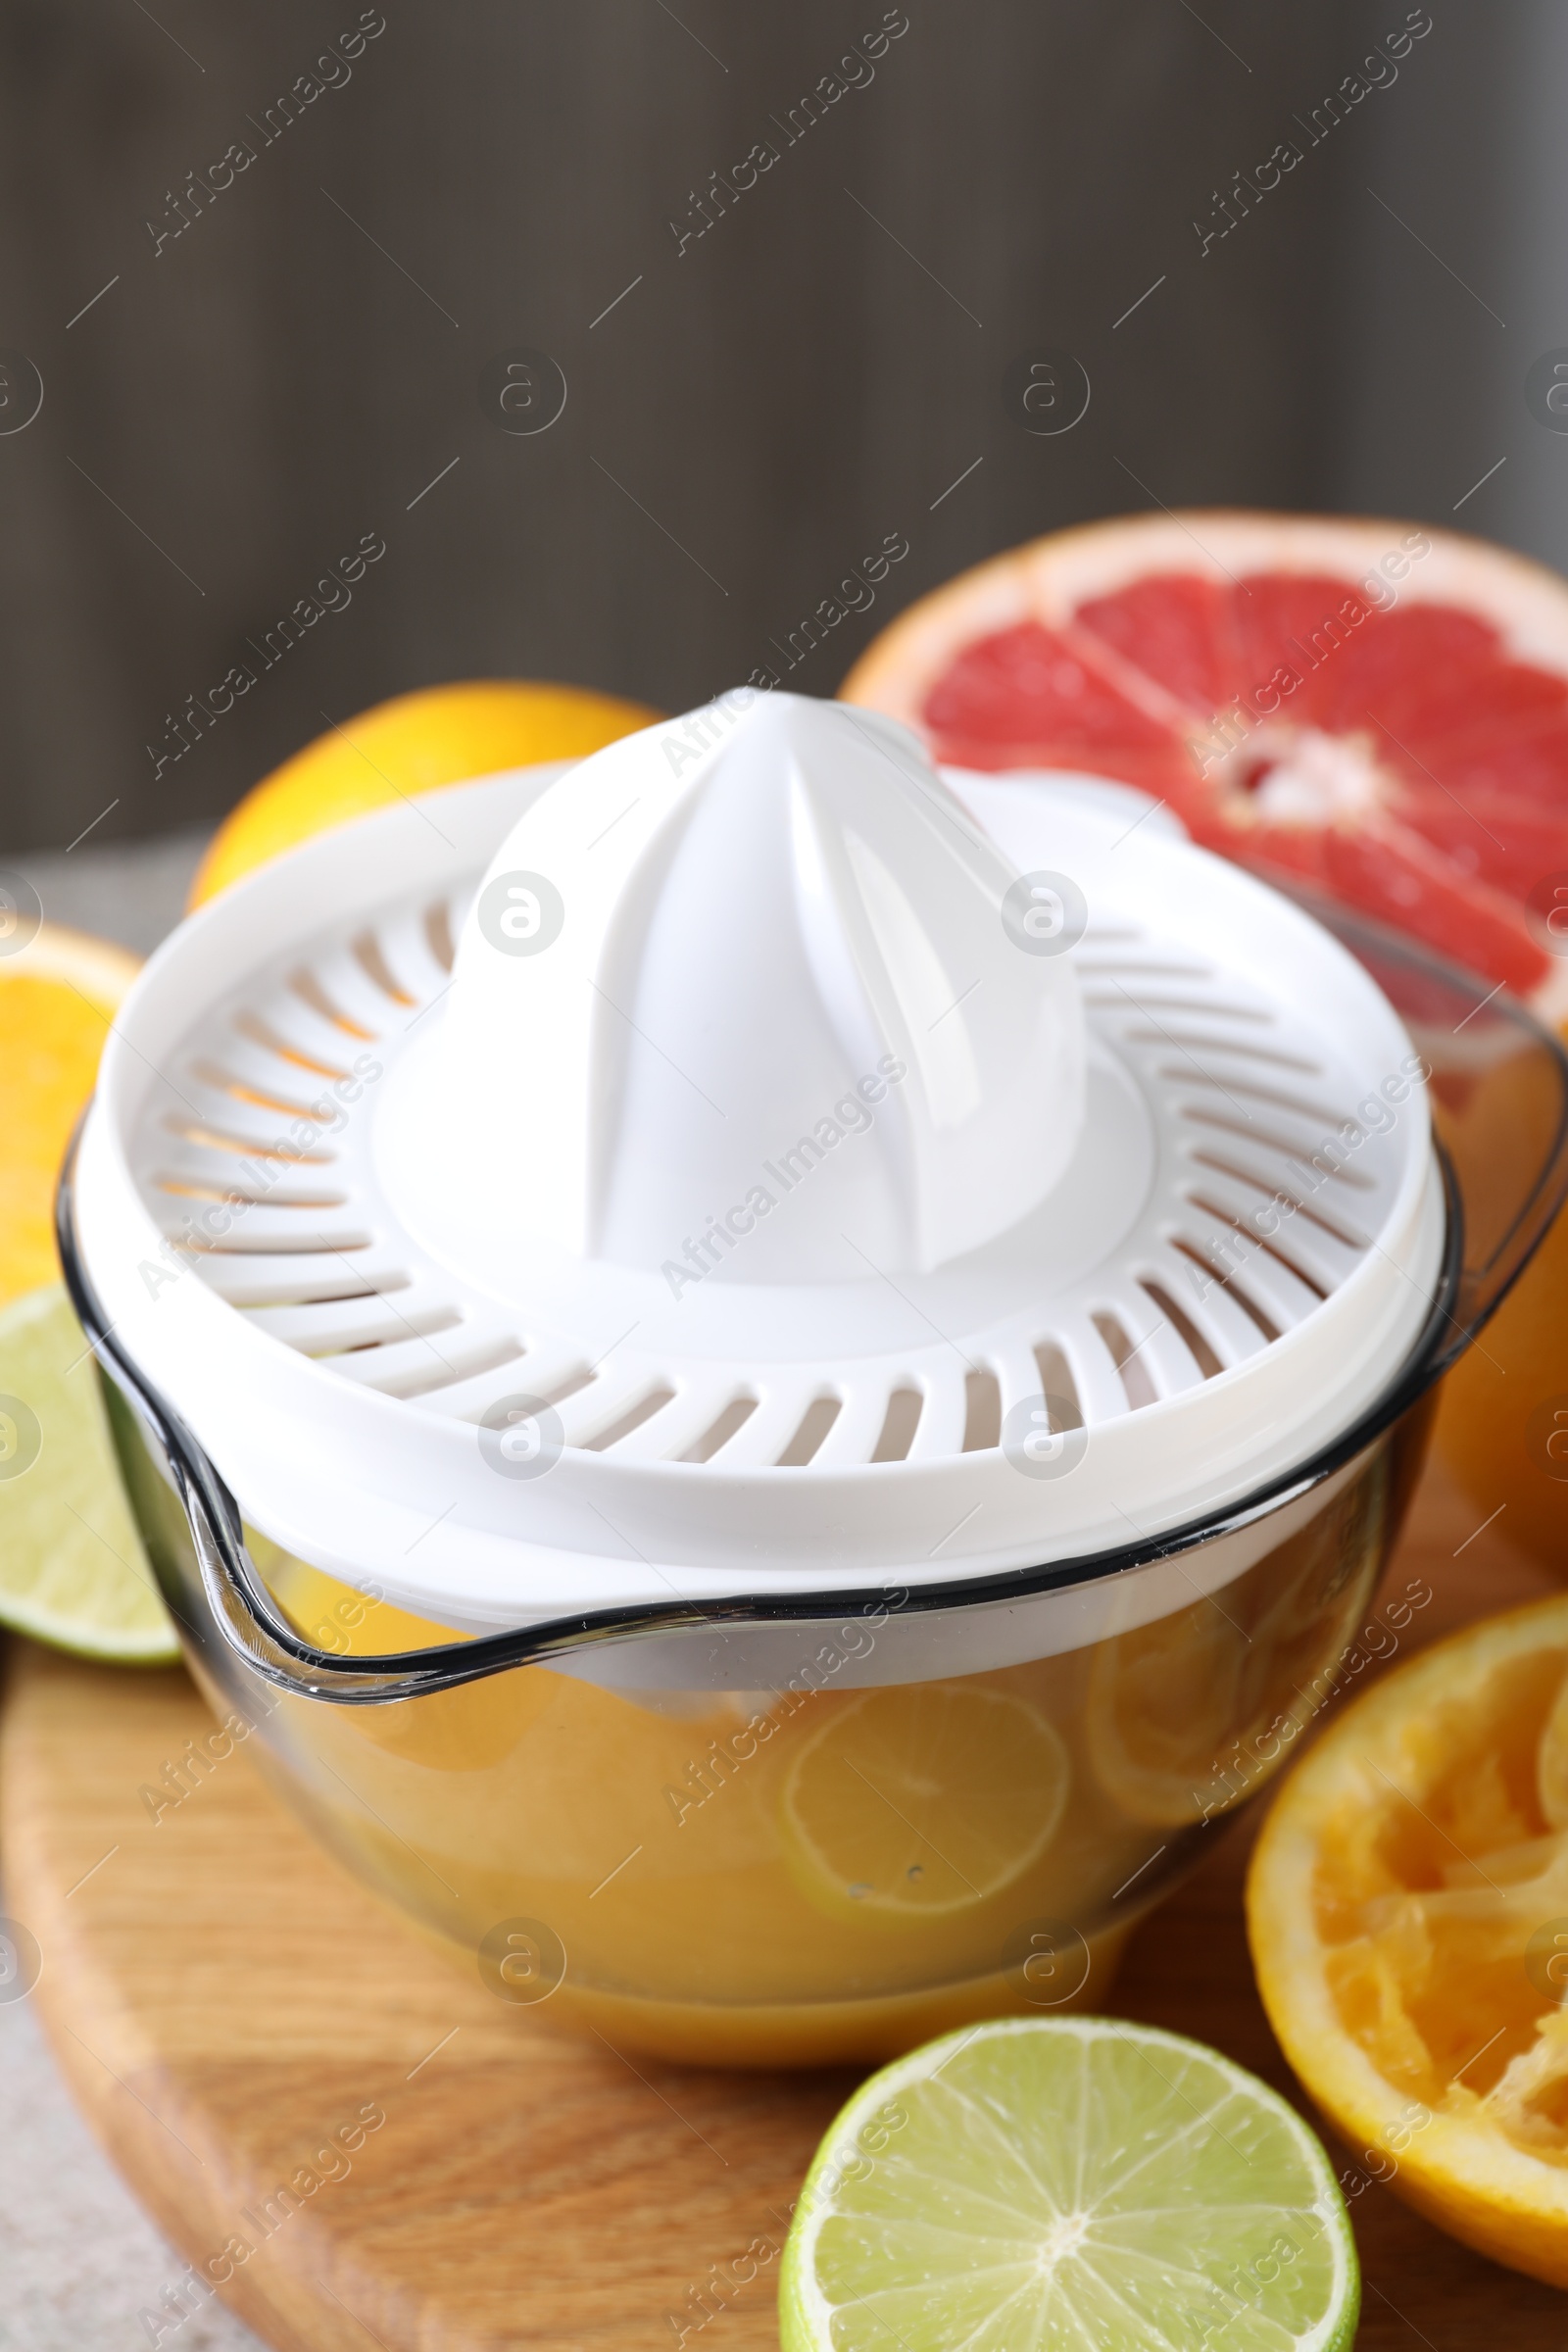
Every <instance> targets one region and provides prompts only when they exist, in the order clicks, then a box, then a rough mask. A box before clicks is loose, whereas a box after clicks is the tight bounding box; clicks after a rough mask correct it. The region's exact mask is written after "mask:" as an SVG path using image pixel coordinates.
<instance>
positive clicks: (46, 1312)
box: [0, 1283, 179, 1666]
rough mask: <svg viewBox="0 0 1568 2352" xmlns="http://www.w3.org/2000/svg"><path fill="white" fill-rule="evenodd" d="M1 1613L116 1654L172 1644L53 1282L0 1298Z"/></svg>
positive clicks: (31, 1629) (82, 1354) (77, 1646)
mask: <svg viewBox="0 0 1568 2352" xmlns="http://www.w3.org/2000/svg"><path fill="white" fill-rule="evenodd" d="M0 1625H9V1626H11V1627H13V1628H14V1629H15V1631H16V1632H18V1633H22V1634H30V1635H31V1636H32V1638H33V1639H34V1640H35V1641H38V1642H50V1643H52V1644H53V1645H54V1647H55V1648H57V1649H69V1650H73V1651H75V1652H76V1654H77V1655H78V1656H81V1657H86V1658H99V1659H103V1660H107V1661H109V1662H111V1663H114V1664H117V1665H126V1666H162V1665H167V1664H168V1663H169V1661H170V1660H171V1659H172V1658H177V1657H178V1655H179V1643H178V1641H177V1640H176V1638H175V1634H174V1628H173V1626H172V1623H171V1621H170V1617H169V1613H168V1611H167V1610H166V1609H165V1607H164V1604H163V1602H162V1600H161V1599H160V1598H159V1594H158V1587H157V1584H156V1582H155V1581H154V1578H153V1572H152V1569H151V1568H150V1567H149V1566H148V1563H147V1555H146V1553H145V1552H144V1551H143V1549H142V1546H141V1540H140V1538H139V1537H138V1536H137V1533H136V1530H135V1527H134V1525H133V1524H132V1522H131V1517H130V1512H129V1510H128V1508H127V1506H126V1503H125V1497H124V1493H123V1489H122V1486H121V1483H120V1472H119V1470H118V1468H117V1467H116V1463H115V1458H114V1451H113V1447H112V1446H111V1443H110V1437H109V1424H108V1421H107V1418H106V1416H105V1413H104V1403H103V1397H102V1394H101V1392H100V1390H99V1386H98V1374H97V1370H96V1367H95V1366H94V1364H93V1361H92V1356H91V1352H90V1350H89V1349H88V1347H87V1343H86V1340H85V1339H84V1338H83V1337H82V1331H81V1326H80V1324H79V1323H78V1322H77V1321H76V1318H75V1316H74V1315H73V1313H72V1311H71V1302H70V1300H69V1299H67V1297H66V1294H65V1292H64V1290H63V1289H62V1288H61V1286H60V1285H59V1284H58V1283H51V1284H49V1285H48V1286H47V1287H46V1288H45V1289H43V1290H39V1291H29V1292H28V1293H27V1294H26V1296H25V1298H22V1299H13V1300H12V1301H11V1302H10V1303H9V1304H8V1305H7V1306H5V1307H4V1308H0Z"/></svg>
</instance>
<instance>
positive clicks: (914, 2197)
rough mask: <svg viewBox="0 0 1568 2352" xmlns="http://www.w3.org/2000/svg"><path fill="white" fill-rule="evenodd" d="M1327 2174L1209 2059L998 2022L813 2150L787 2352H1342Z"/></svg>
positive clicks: (1252, 2089)
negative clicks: (1089, 2349)
mask: <svg viewBox="0 0 1568 2352" xmlns="http://www.w3.org/2000/svg"><path fill="white" fill-rule="evenodd" d="M1360 2300H1361V2290H1360V2271H1359V2267H1358V2265H1357V2262H1356V2257H1355V2241H1354V2239H1353V2238H1352V2236H1351V2234H1350V2224H1349V2219H1348V2215H1347V2213H1346V2210H1345V2200H1344V2199H1343V2197H1342V2196H1341V2195H1340V2191H1339V2187H1338V2184H1337V2183H1336V2181H1335V2179H1334V2174H1333V2172H1332V2170H1331V2169H1330V2165H1329V2160H1328V2157H1327V2156H1326V2154H1325V2153H1324V2151H1323V2148H1322V2147H1321V2146H1320V2144H1319V2142H1318V2141H1317V2139H1316V2138H1315V2137H1314V2136H1313V2134H1312V2132H1311V2131H1308V2130H1307V2128H1306V2126H1305V2124H1303V2123H1302V2121H1301V2119H1300V2117H1299V2115H1297V2114H1296V2112H1295V2110H1294V2109H1293V2108H1291V2107H1289V2106H1287V2104H1286V2102H1285V2101H1284V2100H1283V2099H1282V2098H1281V2097H1280V2096H1279V2095H1278V2093H1277V2092H1275V2091H1272V2090H1270V2089H1269V2087H1268V2085H1267V2084H1266V2083H1264V2082H1258V2081H1257V2079H1256V2077H1255V2076H1253V2075H1250V2074H1247V2073H1246V2072H1245V2071H1244V2070H1243V2069H1242V2068H1241V2067H1239V2066H1233V2065H1232V2064H1231V2062H1230V2060H1229V2059H1228V2058H1222V2057H1221V2056H1220V2055H1219V2053H1218V2052H1217V2051H1216V2050H1210V2049H1205V2048H1204V2047H1203V2045H1202V2044H1201V2042H1196V2041H1188V2040H1185V2039H1184V2038H1183V2037H1182V2036H1181V2035H1180V2034H1162V2033H1158V2032H1156V2031H1155V2030H1154V2029H1153V2028H1152V2027H1150V2026H1138V2025H1129V2024H1126V2023H1123V2022H1122V2021H1121V2020H1119V2019H1116V2018H1105V2017H1053V2018H1003V2019H998V2020H996V2021H995V2022H993V2023H990V2024H986V2025H980V2026H974V2027H970V2028H968V2029H967V2030H966V2031H964V2032H960V2033H957V2034H946V2035H944V2036H943V2038H942V2039H941V2040H940V2041H933V2042H928V2043H927V2044H926V2046H925V2048H924V2049H920V2050H915V2051H913V2052H912V2053H911V2055H910V2056H908V2057H907V2058H901V2059H899V2060H898V2061H897V2063H896V2064H895V2065H893V2066H890V2067H886V2068H884V2070H883V2071H882V2073H881V2074H879V2075H874V2076H873V2077H872V2078H871V2080H870V2082H867V2083H866V2084H865V2085H864V2087H863V2088H862V2089H861V2090H859V2091H858V2092H857V2094H856V2096H855V2097H854V2098H853V2099H852V2100H851V2101H850V2103H849V2105H848V2106H847V2107H846V2108H845V2110H844V2112H843V2114H842V2115H841V2116H840V2117H839V2118H838V2121H837V2122H836V2123H835V2124H834V2126H833V2128H832V2130H831V2131H829V2132H828V2135H827V2137H826V2139H824V2141H823V2142H822V2145H821V2147H820V2149H819V2150H818V2152H817V2155H816V2159H815V2161H814V2163H813V2164H812V2166H811V2170H810V2172H809V2175H808V2176H807V2181H806V2186H805V2188H804V2189H803V2191H802V2192H801V2199H800V2203H799V2205H798V2207H797V2208H796V2214H795V2220H794V2223H793V2225H792V2227H791V2230H790V2237H789V2243H788V2245H787V2246H786V2248H785V2253H784V2262H783V2268H782V2273H781V2277H780V2281H779V2314H780V2327H781V2332H782V2338H783V2347H784V2352H953V2348H954V2347H956V2346H958V2345H961V2346H963V2347H964V2352H1019V2347H1021V2346H1027V2347H1028V2352H1058V2348H1059V2352H1084V2348H1085V2347H1086V2346H1090V2345H1114V2346H1116V2347H1117V2348H1118V2352H1123V2348H1124V2347H1125V2348H1126V2352H1201V2348H1203V2352H1306V2348H1307V2347H1311V2348H1312V2352H1319V2348H1322V2352H1329V2348H1330V2347H1333V2348H1335V2352H1338V2347H1340V2346H1348V2344H1349V2342H1350V2340H1351V2338H1352V2337H1353V2335H1354V2333H1355V2323H1356V2316H1357V2313H1358V2311H1359V2308H1360Z"/></svg>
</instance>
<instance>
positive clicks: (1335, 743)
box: [842, 513, 1568, 1020]
mask: <svg viewBox="0 0 1568 2352" xmlns="http://www.w3.org/2000/svg"><path fill="white" fill-rule="evenodd" d="M842 691H843V693H844V695H845V696H846V698H847V699H848V700H850V701H852V702H859V703H865V704H868V705H869V706H870V707H871V708H873V709H876V710H881V711H888V712H889V713H891V715H893V716H894V717H897V718H901V719H904V720H905V721H906V722H907V723H908V724H911V725H913V726H915V727H917V728H918V729H919V730H920V731H921V732H922V733H923V734H924V735H925V737H926V739H927V740H928V742H929V743H930V744H931V747H932V749H933V751H934V752H935V754H936V756H937V757H938V758H939V759H940V760H945V761H947V762H948V763H950V764H951V765H954V766H961V767H975V768H987V769H999V768H1013V767H1031V768H1033V767H1054V768H1072V769H1077V770H1080V771H1083V770H1087V771H1088V772H1090V773H1091V774H1096V775H1103V776H1108V777H1113V778H1115V779H1117V780H1119V781H1121V782H1124V783H1129V784H1136V785H1139V786H1141V787H1142V788H1143V789H1144V790H1146V791H1148V792H1151V793H1152V794H1153V795H1154V796H1155V797H1156V798H1158V799H1161V800H1163V801H1165V802H1166V803H1168V805H1169V806H1170V807H1171V808H1172V809H1174V810H1175V812H1176V813H1177V814H1178V815H1179V816H1180V817H1181V818H1182V819H1183V821H1184V822H1185V824H1186V825H1187V827H1188V829H1189V830H1190V832H1191V833H1192V834H1193V835H1194V837H1195V838H1196V839H1197V840H1199V841H1201V843H1203V844H1204V846H1205V847H1207V848H1209V849H1213V850H1218V851H1221V852H1222V853H1224V854H1225V855H1226V856H1228V857H1232V858H1238V859H1239V860H1241V861H1242V862H1243V863H1245V864H1248V865H1252V866H1256V867H1257V868H1259V869H1260V870H1262V871H1265V872H1267V871H1270V870H1272V871H1274V872H1276V873H1279V872H1284V873H1286V874H1290V875H1294V876H1296V877H1298V878H1299V880H1301V881H1303V882H1305V883H1307V884H1309V885H1311V886H1312V887H1314V888H1316V889H1318V890H1321V891H1323V892H1324V893H1326V894H1327V895H1328V896H1330V897H1332V898H1334V899H1337V900H1339V901H1341V902H1342V903H1344V904H1346V905H1348V906H1349V907H1357V908H1359V909H1360V910H1361V911H1363V912H1364V913H1367V914H1370V915H1374V916H1376V917H1377V918H1378V919H1379V920H1380V921H1383V922H1386V923H1389V924H1391V925H1393V926H1395V927H1396V928H1397V929H1399V930H1401V931H1404V932H1406V933H1407V934H1409V935H1411V936H1412V937H1414V938H1416V939H1419V940H1421V941H1423V942H1425V943H1426V944H1427V945H1428V946H1430V947H1432V948H1434V949H1436V950H1437V951H1438V952H1439V953H1440V954H1442V955H1444V956H1447V957H1449V958H1450V959H1451V960H1452V961H1454V962H1456V963H1460V964H1463V965H1465V966H1466V967H1467V968H1469V969H1470V970H1472V971H1475V972H1479V973H1482V974H1484V975H1485V976H1486V977H1487V978H1488V979H1490V980H1493V981H1500V982H1504V983H1506V985H1507V986H1508V987H1509V988H1511V989H1513V990H1514V991H1515V992H1516V993H1517V994H1518V995H1520V996H1523V997H1526V998H1529V999H1532V1000H1533V1001H1534V1002H1535V1004H1536V1005H1537V1007H1538V1008H1539V1009H1541V1010H1542V1011H1544V1012H1545V1013H1547V1014H1548V1015H1549V1016H1551V1017H1553V1018H1555V1019H1559V1020H1560V1019H1561V1018H1562V1017H1563V1015H1564V1013H1565V1012H1568V961H1564V960H1559V958H1558V956H1555V955H1554V954H1552V953H1551V952H1550V951H1549V948H1548V945H1547V944H1545V943H1546V942H1547V941H1548V940H1549V939H1550V938H1551V937H1552V934H1549V933H1547V932H1546V931H1545V929H1544V916H1545V915H1546V914H1549V913H1550V912H1551V910H1552V907H1553V905H1554V904H1557V902H1554V901H1553V899H1552V897H1551V890H1552V885H1553V882H1554V880H1555V879H1556V878H1557V877H1561V879H1562V881H1563V882H1564V885H1565V890H1564V896H1563V899H1562V901H1561V902H1560V904H1561V906H1562V907H1565V908H1568V586H1565V585H1564V583H1563V582H1562V581H1561V580H1559V579H1558V578H1557V577H1556V576H1555V575H1554V574H1552V573H1550V572H1547V571H1544V570H1543V569H1541V568H1540V567H1539V566H1538V565H1536V564H1530V563H1527V562H1525V561H1524V560H1523V559H1521V558H1519V557H1516V556H1511V555H1507V554H1505V553H1504V552H1503V551H1502V550H1500V549H1497V548H1492V547H1488V546H1486V545H1484V544H1483V543H1481V542H1479V541H1476V540H1470V539H1463V538H1460V537H1458V536H1457V535H1456V534H1454V533H1451V532H1443V531H1435V530H1427V529H1425V528H1424V527H1421V526H1418V525H1414V524H1405V523H1397V522H1387V523H1385V522H1367V521H1350V520H1337V519H1333V518H1321V519H1319V518H1312V517H1304V516H1289V515H1245V514H1201V513H1200V514H1191V515H1149V516H1145V515H1135V516H1130V517H1126V518H1123V519H1121V520H1117V521H1113V522H1105V523H1097V524H1091V525H1089V526H1087V527H1086V528H1084V529H1080V530H1072V531H1063V532H1059V533H1057V534H1055V535H1054V537H1052V538H1048V539H1041V540H1037V541H1036V542H1035V543H1034V544H1033V545H1031V546H1028V547H1023V548H1019V549H1016V550H1014V551H1012V552H1011V553H1009V554H1007V555H1004V556H999V557H997V558H996V559H995V560H994V561H993V562H991V563H989V564H981V565H980V566H979V568H978V569H976V570H974V571H970V572H966V573H964V574H963V575H962V576H961V577H960V578H959V579H956V580H955V581H953V582H951V583H950V584H949V586H947V587H946V588H942V589H939V590H938V591H937V592H936V593H935V594H934V595H932V596H928V597H926V598H924V599H923V600H922V601H921V602H920V603H919V604H917V605H915V606H913V607H912V608H911V610H910V611H909V612H907V613H905V614H903V615H902V616H901V618H900V619H898V620H897V621H895V622H894V623H893V625H892V627H891V628H889V629H887V630H886V631H884V633H883V635H882V636H881V637H879V638H878V639H877V640H876V641H875V643H874V644H873V645H872V646H871V647H870V648H869V650H868V651H867V652H866V653H865V655H864V656H863V657H862V659H861V660H860V662H858V664H857V666H856V668H855V669H854V670H853V671H852V673H851V675H850V677H849V678H848V679H847V680H846V681H845V685H844V687H843V690H842ZM1557 927H1558V928H1562V929H1563V930H1564V931H1565V933H1568V915H1564V916H1563V917H1562V918H1560V920H1559V923H1558V925H1557ZM1563 944H1564V947H1565V948H1568V936H1565V938H1564V943H1563Z"/></svg>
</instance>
